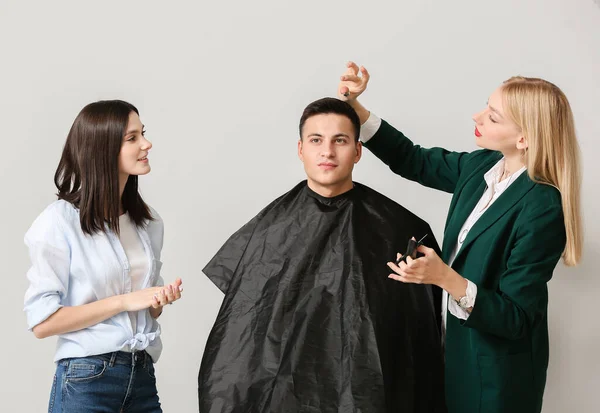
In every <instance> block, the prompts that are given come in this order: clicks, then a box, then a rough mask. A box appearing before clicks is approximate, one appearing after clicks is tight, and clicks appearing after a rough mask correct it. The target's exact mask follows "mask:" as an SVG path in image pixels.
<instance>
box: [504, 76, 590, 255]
mask: <svg viewBox="0 0 600 413" xmlns="http://www.w3.org/2000/svg"><path fill="white" fill-rule="evenodd" d="M502 91H503V98H504V103H505V106H506V111H507V113H508V114H509V116H510V117H511V118H512V119H513V121H514V122H515V123H516V124H517V125H518V126H519V127H520V128H521V130H522V131H523V135H524V136H525V138H526V139H527V144H528V149H527V154H526V165H527V172H528V174H529V177H530V178H531V179H532V180H533V181H535V182H539V183H542V184H546V185H552V186H554V187H555V188H557V189H558V190H559V191H560V194H561V199H562V209H563V215H564V222H565V230H566V234H567V244H566V247H565V250H564V253H563V259H564V262H565V264H566V265H576V264H577V263H578V262H579V261H580V260H581V254H582V248H583V230H582V224H581V211H580V190H581V170H580V163H579V145H578V143H577V136H576V134H575V122H574V120H573V112H572V111H571V106H570V105H569V101H568V100H567V97H566V96H565V94H564V93H563V92H562V91H561V90H560V89H559V88H558V87H557V86H555V85H554V84H552V83H550V82H548V81H546V80H543V79H538V78H529V77H521V76H516V77H512V78H510V79H508V80H507V81H505V82H504V84H503V85H502Z"/></svg>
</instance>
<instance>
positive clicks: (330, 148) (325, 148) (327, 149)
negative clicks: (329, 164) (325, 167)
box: [321, 142, 335, 158]
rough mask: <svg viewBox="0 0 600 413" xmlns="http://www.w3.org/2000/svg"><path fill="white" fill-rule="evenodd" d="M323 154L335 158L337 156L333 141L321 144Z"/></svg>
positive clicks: (325, 156)
mask: <svg viewBox="0 0 600 413" xmlns="http://www.w3.org/2000/svg"><path fill="white" fill-rule="evenodd" d="M321 156H323V157H324V158H333V157H334V156H335V149H334V144H333V143H332V142H328V143H327V144H325V145H322V146H321Z"/></svg>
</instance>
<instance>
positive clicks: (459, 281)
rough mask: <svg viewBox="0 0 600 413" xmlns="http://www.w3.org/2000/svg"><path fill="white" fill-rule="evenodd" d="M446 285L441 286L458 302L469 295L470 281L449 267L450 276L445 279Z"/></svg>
mask: <svg viewBox="0 0 600 413" xmlns="http://www.w3.org/2000/svg"><path fill="white" fill-rule="evenodd" d="M443 284H444V285H440V287H442V288H443V289H444V290H446V292H448V294H450V295H451V296H452V298H454V300H455V301H458V300H459V299H460V298H461V297H464V296H465V295H466V294H467V286H468V284H469V283H468V281H467V279H466V278H464V277H462V276H461V275H460V274H459V273H457V272H456V271H454V270H453V269H452V268H451V267H448V275H447V276H446V277H444V283H443Z"/></svg>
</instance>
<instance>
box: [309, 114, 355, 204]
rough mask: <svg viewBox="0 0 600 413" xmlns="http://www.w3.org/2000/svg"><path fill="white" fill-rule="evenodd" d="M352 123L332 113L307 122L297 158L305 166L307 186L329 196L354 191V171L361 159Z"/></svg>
mask: <svg viewBox="0 0 600 413" xmlns="http://www.w3.org/2000/svg"><path fill="white" fill-rule="evenodd" d="M361 154H362V144H361V143H360V142H356V140H355V137H354V128H353V127H352V122H350V119H348V118H347V117H346V116H342V115H337V114H333V113H328V114H321V115H315V116H311V117H310V118H308V119H307V120H306V122H305V123H304V127H303V128H302V137H301V138H300V141H299V142H298V157H299V158H300V160H301V161H302V162H303V163H304V170H305V171H306V176H307V177H308V186H309V187H310V188H311V189H312V190H313V191H315V192H317V193H318V194H320V195H323V196H326V197H333V196H336V195H339V194H342V193H344V192H346V191H349V190H350V189H352V169H353V168H354V164H355V163H357V162H358V161H359V160H360V156H361Z"/></svg>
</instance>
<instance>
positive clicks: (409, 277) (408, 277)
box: [387, 253, 422, 284]
mask: <svg viewBox="0 0 600 413" xmlns="http://www.w3.org/2000/svg"><path fill="white" fill-rule="evenodd" d="M396 257H397V260H399V259H400V258H402V254H400V253H397V254H396ZM417 261H418V260H413V259H412V258H411V257H406V263H405V262H403V261H400V263H398V264H396V263H394V262H388V263H387V265H388V267H389V268H390V269H391V270H392V271H394V272H395V274H390V275H388V278H391V279H393V280H396V281H400V282H403V283H414V284H421V282H422V281H421V279H420V277H418V276H417V274H416V272H415V268H414V267H415V265H418V263H417Z"/></svg>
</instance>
